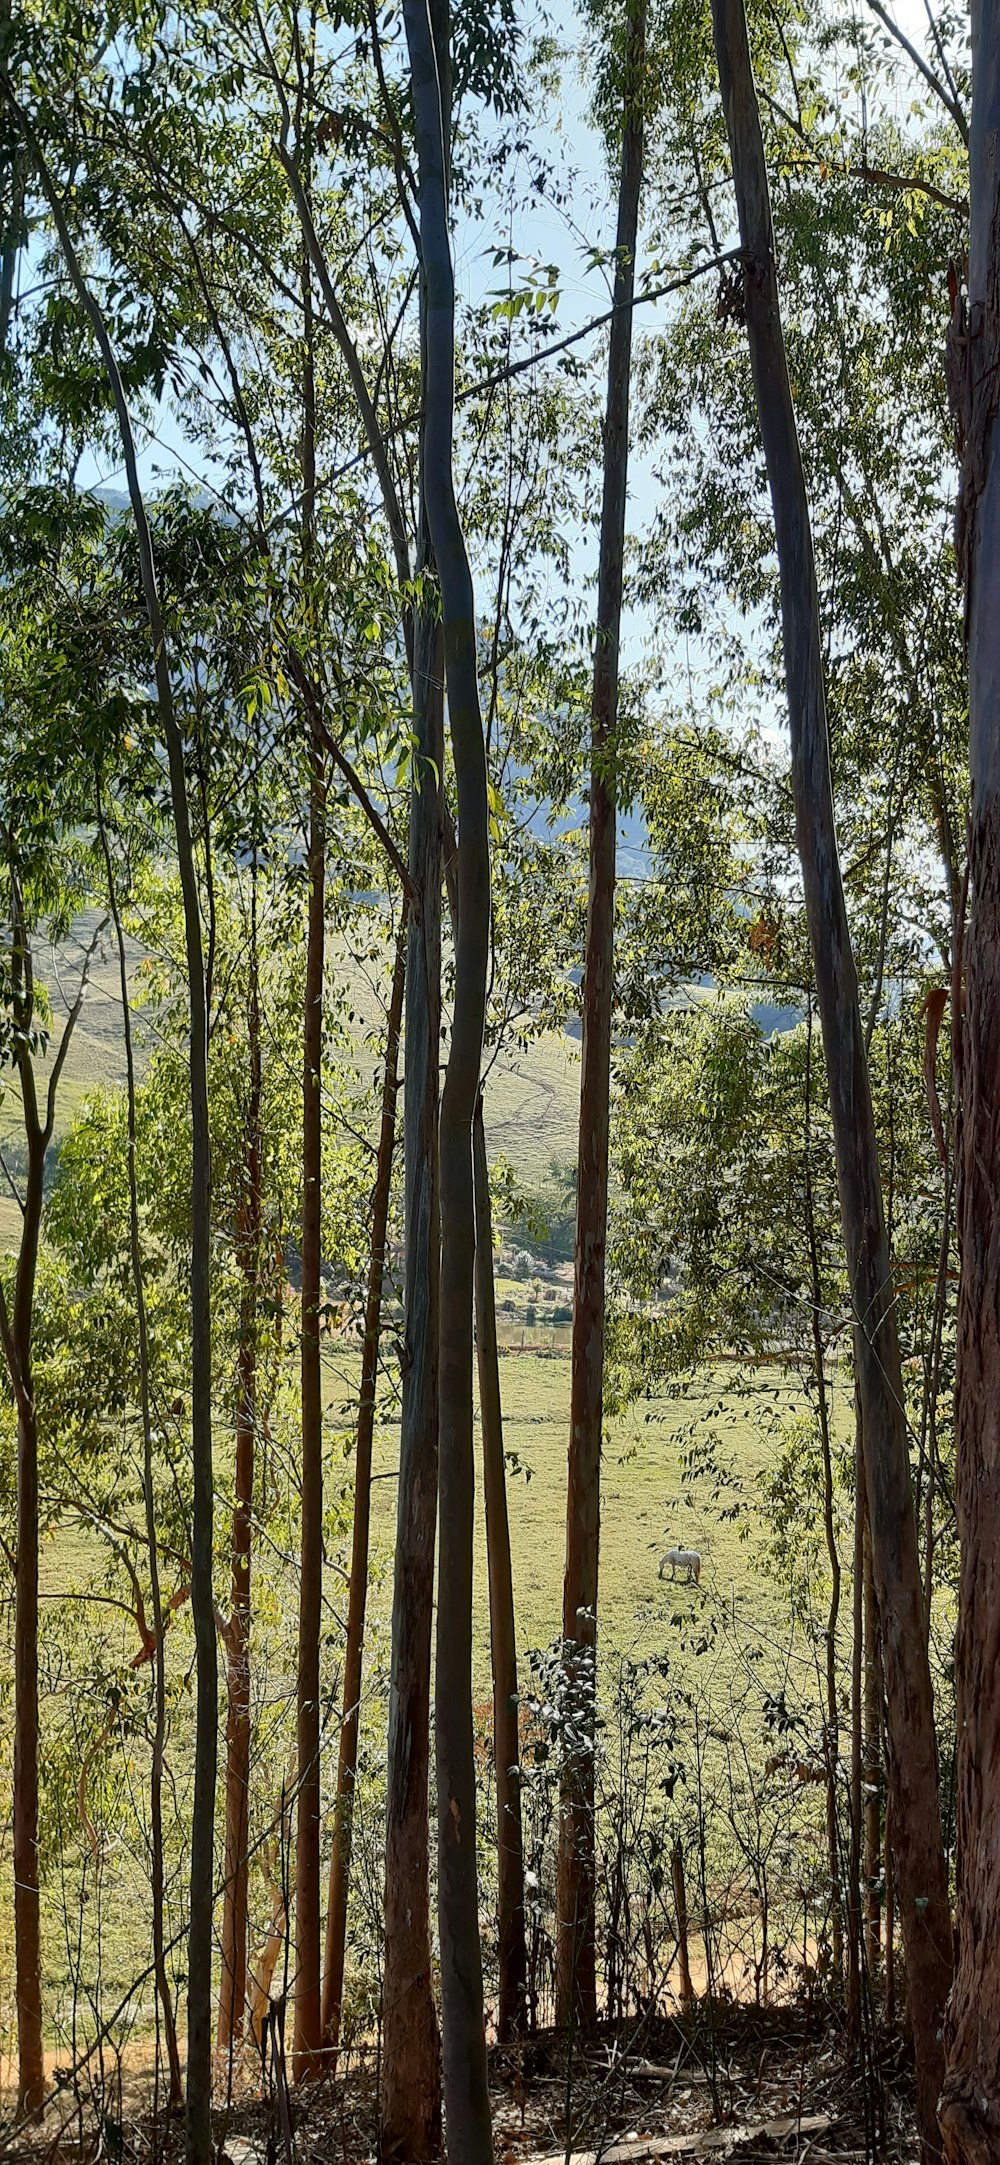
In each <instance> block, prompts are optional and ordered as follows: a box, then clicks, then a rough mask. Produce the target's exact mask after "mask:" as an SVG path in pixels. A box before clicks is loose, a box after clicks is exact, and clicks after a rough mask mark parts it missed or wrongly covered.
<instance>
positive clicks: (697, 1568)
mask: <svg viewBox="0 0 1000 2165" xmlns="http://www.w3.org/2000/svg"><path fill="white" fill-rule="evenodd" d="M668 1564H669V1565H670V1576H671V1578H672V1579H675V1578H676V1577H677V1573H678V1571H686V1572H687V1583H688V1585H689V1586H690V1584H691V1581H692V1579H693V1580H694V1583H695V1585H696V1586H697V1585H698V1583H699V1580H700V1578H701V1557H700V1555H699V1553H698V1550H697V1549H668V1550H667V1553H666V1555H665V1556H661V1558H660V1574H659V1575H660V1577H661V1579H662V1577H663V1574H664V1572H665V1570H666V1568H667V1565H668Z"/></svg>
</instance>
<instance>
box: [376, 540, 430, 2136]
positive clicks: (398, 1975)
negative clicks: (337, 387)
mask: <svg viewBox="0 0 1000 2165" xmlns="http://www.w3.org/2000/svg"><path fill="white" fill-rule="evenodd" d="M420 562H421V568H422V570H423V572H424V575H425V576H426V572H427V563H426V553H425V552H422V553H421V558H420ZM413 691H414V736H415V739H416V742H415V746H414V752H413V767H412V772H413V785H412V790H411V797H410V839H409V871H410V876H411V879H412V880H413V883H414V887H415V889H416V892H417V894H418V896H419V906H418V907H417V908H416V909H414V910H413V911H412V912H411V915H410V921H409V929H408V934H407V956H406V1052H405V1060H404V1072H403V1133H404V1144H405V1244H406V1261H405V1271H404V1298H403V1306H404V1316H405V1323H404V1341H403V1405H402V1417H401V1423H400V1442H399V1490H398V1497H397V1506H396V1559H395V1572H394V1577H393V1594H392V1668H391V1679H390V1689H389V1738H388V1765H387V1776H386V1838H385V1969H384V1975H383V1987H382V2094H381V2099H380V2123H381V2125H380V2143H381V2155H382V2157H383V2159H384V2160H386V2165H390V2161H394V2160H398V2161H400V2165H412V2161H413V2160H414V2159H417V2158H419V2159H421V2160H423V2159H433V2158H437V2157H439V2156H440V2154H441V2088H440V2062H439V2047H438V2028H437V2015H436V2012H435V2008H434V1996H433V1991H432V1986H431V1938H430V1907H429V1904H430V1875H429V1863H428V1843H427V1791H428V1769H429V1759H430V1675H431V1625H432V1617H433V1610H434V1546H435V1532H436V1520H437V1433H438V1287H439V1274H440V1267H441V1265H440V1215H439V1201H438V1060H439V1047H440V1033H441V801H440V776H441V771H442V764H443V760H444V651H443V646H442V641H441V635H440V628H439V626H437V625H436V624H435V621H434V617H433V615H432V614H431V613H430V612H429V611H426V610H422V611H420V612H419V613H418V615H417V618H416V621H415V625H414V665H413Z"/></svg>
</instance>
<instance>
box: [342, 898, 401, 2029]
mask: <svg viewBox="0 0 1000 2165" xmlns="http://www.w3.org/2000/svg"><path fill="white" fill-rule="evenodd" d="M406 939H407V913H406V910H405V908H404V910H403V914H402V917H401V920H400V926H399V935H398V938H397V941H396V963H395V968H394V970H393V977H392V991H391V994H390V997H389V1014H388V1018H387V1021H386V1033H385V1068H384V1072H383V1077H382V1120H381V1126H380V1129H379V1139H378V1152H377V1156H376V1160H375V1189H374V1194H373V1196H372V1235H371V1256H370V1261H369V1265H368V1293H367V1299H366V1303H365V1333H364V1340H363V1344H362V1351H361V1391H360V1397H359V1402H358V1433H357V1444H356V1449H355V1453H354V1530H353V1536H352V1541H351V1583H350V1591H349V1594H348V1605H347V1639H346V1644H345V1647H344V1712H343V1718H342V1721H341V1726H340V1755H339V1759H338V1763H337V1797H336V1805H335V1817H334V1824H333V1850H332V1853H331V1857H330V1891H329V1899H328V1903H327V1912H326V1952H325V1956H324V1964H323V2007H322V2017H323V2042H324V2045H326V2046H333V2047H334V2048H335V2047H336V2045H337V2043H338V2041H339V2037H340V2009H341V2002H342V2000H343V1994H344V1950H345V1946H346V1942H347V1897H348V1889H349V1884H350V1874H351V1832H352V1826H353V1820H354V1785H355V1781H356V1778H357V1768H358V1732H359V1729H360V1725H361V1676H362V1663H363V1659H364V1640H365V1609H366V1605H367V1597H368V1542H369V1531H370V1526H371V1500H372V1490H371V1480H372V1441H373V1438H374V1434H375V1397H376V1392H377V1388H378V1362H379V1344H380V1341H381V1335H382V1285H383V1280H384V1277H385V1245H386V1232H387V1229H388V1224H389V1200H390V1195H391V1192H392V1159H393V1150H394V1148H395V1142H396V1098H397V1095H398V1091H399V1038H400V1030H401V1026H402V1020H403V983H404V978H405V974H406Z"/></svg>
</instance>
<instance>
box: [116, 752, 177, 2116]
mask: <svg viewBox="0 0 1000 2165" xmlns="http://www.w3.org/2000/svg"><path fill="white" fill-rule="evenodd" d="M97 816H98V823H99V826H100V830H101V845H102V848H103V852H104V863H105V869H106V872H107V878H108V901H109V903H110V905H111V914H112V917H113V919H114V926H115V937H116V940H117V945H118V982H119V987H120V991H121V1001H122V1030H123V1034H124V1038H125V1073H126V1085H127V1091H128V1199H129V1252H130V1257H131V1263H132V1286H133V1290H134V1293H135V1311H136V1337H137V1339H138V1353H139V1405H140V1411H141V1414H142V1489H143V1504H144V1507H145V1518H146V1554H147V1557H148V1560H149V1590H150V1609H151V1614H152V1628H153V1639H154V1647H153V1665H154V1686H153V1688H154V1699H155V1714H154V1720H153V1749H152V1757H151V1761H150V1769H149V1892H150V1899H151V1902H152V1910H153V1975H154V1979H155V1983H156V1996H157V2000H158V2003H159V2012H160V2019H161V2020H162V2023H163V2030H164V2037H165V2041H166V2048H167V2066H168V2069H169V2084H168V2091H167V2110H168V2112H176V2111H178V2110H179V2108H180V2106H181V2105H182V2104H183V2102H184V2083H183V2078H182V2075H181V2061H180V2053H179V2051H178V2047H177V2022H176V2018H175V2014H174V2003H173V1998H172V1995H171V1991H170V1980H169V1978H168V1976H167V1963H166V1934H165V1929H164V1870H163V1759H164V1746H165V1742H166V1729H167V1704H166V1681H167V1680H166V1664H165V1660H164V1648H163V1633H164V1617H163V1602H162V1598H161V1593H160V1560H159V1552H158V1549H157V1536H156V1498H155V1494H154V1486H153V1460H154V1441H153V1410H152V1400H151V1390H150V1368H149V1324H148V1317H147V1312H146V1290H145V1283H144V1279H143V1265H142V1242H141V1235H140V1225H139V1188H138V1177H137V1173H136V1077H135V1048H134V1044H133V1038H132V1011H131V1007H130V1004H129V986H128V966H127V963H126V959H125V932H124V928H123V925H122V918H121V909H120V907H119V902H118V892H117V886H116V881H115V869H114V862H113V859H112V855H111V843H110V840H109V837H108V831H107V827H106V826H105V822H104V814H103V811H102V808H101V790H100V776H99V775H98V779H97Z"/></svg>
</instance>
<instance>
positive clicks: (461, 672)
mask: <svg viewBox="0 0 1000 2165" xmlns="http://www.w3.org/2000/svg"><path fill="white" fill-rule="evenodd" d="M403 21H404V25H405V29H406V41H407V47H408V51H409V58H410V81H411V85H412V91H413V116H414V133H415V138H416V151H417V174H418V188H419V205H420V252H421V263H422V269H423V277H424V291H425V296H426V304H425V338H424V348H423V356H422V359H423V364H424V365H423V371H422V373H423V383H422V390H423V399H424V414H425V424H424V428H425V435H424V473H423V483H424V504H425V508H426V515H427V525H428V531H429V534H430V540H431V545H432V547H433V551H434V558H435V562H436V564H437V571H438V578H439V581H440V588H441V620H442V629H443V633H444V651H445V672H446V681H447V690H448V719H449V727H450V737H451V750H452V763H453V767H454V774H455V786H456V794H457V800H458V865H457V877H458V929H457V934H456V940H455V1003H454V1013H453V1017H452V1030H451V1043H450V1045H449V1049H448V1063H447V1067H446V1070H445V1079H444V1085H443V1089H442V1094H441V1120H440V1161H439V1174H440V1194H441V1286H440V1338H439V1344H440V1374H439V1387H440V1399H439V1415H438V1498H439V1529H440V1534H439V1538H440V1558H439V1576H438V1627H437V1644H436V1670H435V1723H436V1743H437V1790H438V1795H437V1811H438V1927H439V1935H440V1943H441V2002H442V2014H443V2039H442V2042H443V2054H442V2058H443V2073H444V2109H445V2125H446V2130H447V2139H448V2150H449V2153H450V2154H451V2156H452V2157H454V2158H455V2159H458V2158H461V2160H462V2165H491V2161H492V2157H493V2136H492V2128H491V2121H490V2102H489V2087H488V2081H487V2065H486V2037H485V2032H484V2028H483V1977H482V1953H481V1948H480V1940H479V1887H478V1875H477V1869H476V1769H475V1756H474V1748H473V1729H472V1552H473V1521H474V1506H475V1475H474V1454H473V1364H474V1340H473V1308H474V1276H475V1253H476V1224H475V1195H474V1187H473V1169H472V1123H473V1117H474V1114H475V1108H476V1099H477V1096H478V1092H479V1070H480V1061H481V1058H482V1045H483V1028H484V1021H485V1012H486V979H487V970H488V965H489V933H490V863H489V820H488V807H487V786H486V745H485V740H484V737H483V726H482V716H481V713H480V707H479V687H478V681H477V673H476V661H477V657H476V623H475V599H474V594H473V587H472V575H471V572H470V569H469V560H468V555H467V552H466V548H465V539H464V535H463V533H462V526H461V521H460V519H459V515H458V506H457V503H456V500H455V489H454V473H453V462H452V454H453V432H454V410H455V283H454V274H453V269H452V261H451V245H450V240H449V233H448V180H447V152H446V123H445V117H444V112H443V109H442V81H441V74H440V72H439V70H443V72H444V74H445V77H446V76H447V67H448V51H447V41H445V46H444V50H443V52H440V53H439V50H438V47H437V45H436V43H435V36H434V30H433V28H432V23H431V17H430V14H429V12H428V5H427V0H404V5H403Z"/></svg>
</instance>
